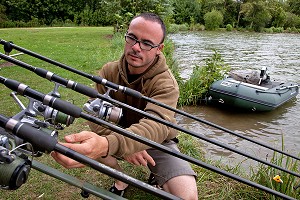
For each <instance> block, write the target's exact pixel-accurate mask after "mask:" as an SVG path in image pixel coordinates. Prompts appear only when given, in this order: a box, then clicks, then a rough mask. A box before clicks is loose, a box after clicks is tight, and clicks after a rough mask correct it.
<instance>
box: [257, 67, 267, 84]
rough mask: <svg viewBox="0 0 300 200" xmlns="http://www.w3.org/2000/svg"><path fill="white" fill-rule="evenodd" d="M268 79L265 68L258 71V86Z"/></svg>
mask: <svg viewBox="0 0 300 200" xmlns="http://www.w3.org/2000/svg"><path fill="white" fill-rule="evenodd" d="M267 79H268V74H267V67H262V68H261V70H260V75H259V81H258V85H261V83H262V81H264V80H267Z"/></svg>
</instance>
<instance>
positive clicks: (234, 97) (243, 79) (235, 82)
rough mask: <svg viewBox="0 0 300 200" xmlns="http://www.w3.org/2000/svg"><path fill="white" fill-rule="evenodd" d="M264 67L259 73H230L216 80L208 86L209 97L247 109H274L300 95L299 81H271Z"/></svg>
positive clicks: (217, 102)
mask: <svg viewBox="0 0 300 200" xmlns="http://www.w3.org/2000/svg"><path fill="white" fill-rule="evenodd" d="M264 70H265V71H263V69H262V70H261V73H260V75H259V76H256V75H255V74H254V75H253V72H251V75H249V73H248V74H247V73H244V75H242V76H241V75H237V73H231V75H230V77H229V78H226V79H224V80H218V81H215V82H214V83H213V84H212V85H211V86H210V89H209V96H208V99H209V101H210V102H213V103H216V104H219V105H221V106H224V107H229V106H230V107H236V108H240V109H243V110H248V111H271V110H274V109H276V108H277V107H279V106H281V105H283V104H284V103H286V102H287V101H289V100H291V99H292V98H294V97H296V96H297V95H298V93H299V85H298V84H296V83H291V82H289V83H278V82H272V81H270V77H269V76H268V75H266V69H264ZM245 74H247V75H245ZM251 77H256V78H252V79H251ZM253 80H254V81H253Z"/></svg>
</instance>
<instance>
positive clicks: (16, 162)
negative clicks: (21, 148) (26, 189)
mask: <svg viewBox="0 0 300 200" xmlns="http://www.w3.org/2000/svg"><path fill="white" fill-rule="evenodd" d="M4 133H5V131H4V129H2V128H1V129H0V172H1V173H0V188H1V189H5V190H16V189H18V188H19V187H20V186H21V185H22V184H24V183H25V182H26V181H27V178H28V175H29V172H30V169H31V161H30V160H29V159H28V157H27V156H26V155H25V154H23V153H20V152H18V151H17V150H14V149H12V148H13V147H14V146H15V145H14V142H13V140H11V139H10V138H9V137H8V136H7V135H6V134H4Z"/></svg>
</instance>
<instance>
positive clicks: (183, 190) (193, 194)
mask: <svg viewBox="0 0 300 200" xmlns="http://www.w3.org/2000/svg"><path fill="white" fill-rule="evenodd" d="M163 189H164V190H165V191H166V192H169V193H171V194H173V195H175V196H177V197H180V198H182V199H184V200H197V199H198V192H197V185H196V180H195V177H194V176H189V175H181V176H176V177H174V178H171V179H170V180H168V181H167V182H166V183H165V184H164V185H163Z"/></svg>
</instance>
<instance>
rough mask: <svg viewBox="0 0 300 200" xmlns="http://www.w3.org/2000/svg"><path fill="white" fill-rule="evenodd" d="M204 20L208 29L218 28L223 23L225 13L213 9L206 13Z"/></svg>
mask: <svg viewBox="0 0 300 200" xmlns="http://www.w3.org/2000/svg"><path fill="white" fill-rule="evenodd" d="M204 21H205V27H206V29H207V30H216V29H217V28H219V27H220V26H221V25H222V24H223V14H222V13H221V12H220V11H217V10H212V11H211V12H208V13H206V14H205V15H204Z"/></svg>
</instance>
